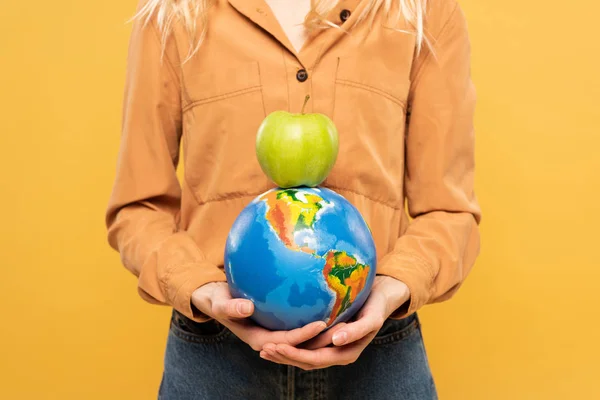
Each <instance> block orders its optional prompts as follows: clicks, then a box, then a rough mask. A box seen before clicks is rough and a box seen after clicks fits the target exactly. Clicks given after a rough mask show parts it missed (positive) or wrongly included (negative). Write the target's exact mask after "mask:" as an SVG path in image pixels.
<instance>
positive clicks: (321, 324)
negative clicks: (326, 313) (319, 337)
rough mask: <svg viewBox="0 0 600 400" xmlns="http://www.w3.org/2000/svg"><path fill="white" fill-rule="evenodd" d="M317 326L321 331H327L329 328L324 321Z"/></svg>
mask: <svg viewBox="0 0 600 400" xmlns="http://www.w3.org/2000/svg"><path fill="white" fill-rule="evenodd" d="M317 326H318V327H319V329H325V328H326V327H327V324H326V323H325V322H324V321H321V322H319V324H318V325H317Z"/></svg>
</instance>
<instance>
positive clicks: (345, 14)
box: [340, 10, 351, 22]
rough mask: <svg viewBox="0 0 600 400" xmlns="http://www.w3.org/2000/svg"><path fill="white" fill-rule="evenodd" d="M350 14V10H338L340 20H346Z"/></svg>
mask: <svg viewBox="0 0 600 400" xmlns="http://www.w3.org/2000/svg"><path fill="white" fill-rule="evenodd" d="M350 14H351V13H350V10H342V11H341V12H340V19H341V20H342V22H346V20H347V19H348V18H350Z"/></svg>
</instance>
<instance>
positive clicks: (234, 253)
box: [225, 187, 376, 330]
mask: <svg viewBox="0 0 600 400" xmlns="http://www.w3.org/2000/svg"><path fill="white" fill-rule="evenodd" d="M375 271H376V251H375V244H374V242H373V237H372V235H371V231H370V230H369V227H368V226H367V224H366V222H365V220H364V219H363V217H362V216H361V214H360V213H359V211H358V210H357V209H356V208H355V207H354V206H353V205H352V204H350V203H349V202H348V201H347V200H346V199H345V198H344V197H342V196H341V195H339V194H337V193H335V192H334V191H332V190H329V189H326V188H304V187H302V188H292V189H272V190H269V191H268V192H266V193H264V194H262V195H260V196H258V197H257V198H256V199H254V200H253V201H252V202H251V203H250V204H249V205H248V206H247V207H246V208H245V209H244V210H243V211H242V212H241V213H240V215H239V216H238V218H237V219H236V221H235V222H234V224H233V226H232V228H231V231H230V233H229V236H228V238H227V243H226V246H225V273H226V275H227V281H228V283H229V287H230V291H231V294H232V296H233V297H235V298H245V299H249V300H252V301H253V302H254V305H255V311H254V314H253V315H252V317H251V318H252V320H254V321H255V322H256V323H258V324H259V325H261V326H263V327H265V328H268V329H271V330H289V329H294V328H299V327H301V326H304V325H306V324H308V323H310V322H313V321H325V322H326V323H327V325H328V326H333V325H335V324H336V323H338V322H342V321H347V320H348V319H350V318H351V317H352V316H353V315H354V314H355V313H356V312H357V311H358V310H359V309H360V307H361V306H362V305H363V304H364V302H365V301H366V299H367V297H368V295H369V292H370V290H371V287H372V285H373V279H374V277H375Z"/></svg>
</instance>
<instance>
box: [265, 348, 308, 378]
mask: <svg viewBox="0 0 600 400" xmlns="http://www.w3.org/2000/svg"><path fill="white" fill-rule="evenodd" d="M271 346H272V347H270V348H269V347H267V348H266V349H265V350H263V351H261V352H260V354H261V357H262V358H264V359H265V360H269V361H271V362H274V363H277V364H282V365H291V366H294V367H298V368H301V369H303V370H305V371H310V370H312V369H314V366H312V365H309V364H304V363H300V362H296V361H293V360H290V359H288V358H286V357H284V356H282V355H281V354H279V353H277V351H276V350H275V345H274V344H271Z"/></svg>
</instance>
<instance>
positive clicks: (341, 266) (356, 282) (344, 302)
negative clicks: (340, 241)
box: [323, 250, 370, 325]
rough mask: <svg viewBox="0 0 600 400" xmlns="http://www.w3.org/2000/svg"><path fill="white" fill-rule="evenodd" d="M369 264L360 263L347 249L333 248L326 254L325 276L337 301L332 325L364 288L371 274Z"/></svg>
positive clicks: (331, 318)
mask: <svg viewBox="0 0 600 400" xmlns="http://www.w3.org/2000/svg"><path fill="white" fill-rule="evenodd" d="M369 270H370V268H369V266H368V265H363V264H360V263H358V262H357V261H356V258H354V257H352V256H351V255H349V254H348V253H346V252H345V251H335V250H332V251H330V252H329V253H327V254H326V255H325V268H323V276H324V277H325V282H327V285H328V286H329V287H330V288H331V289H332V290H333V291H334V292H335V303H334V305H333V308H332V310H331V315H330V316H329V320H328V325H331V324H332V323H333V321H334V320H335V319H336V318H337V316H338V315H340V314H341V313H343V312H344V311H345V310H347V309H348V307H350V306H351V305H352V303H353V302H354V300H356V296H357V295H358V294H359V293H360V292H361V291H362V290H363V288H364V287H365V284H366V283H367V277H368V276H369Z"/></svg>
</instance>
